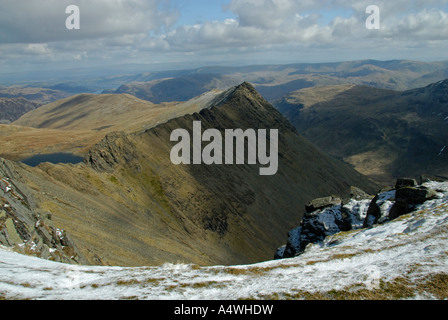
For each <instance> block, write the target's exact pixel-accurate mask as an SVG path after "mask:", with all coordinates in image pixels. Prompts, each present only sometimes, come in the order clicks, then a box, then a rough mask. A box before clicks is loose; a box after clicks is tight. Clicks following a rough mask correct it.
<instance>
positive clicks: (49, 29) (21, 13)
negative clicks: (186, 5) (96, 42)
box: [0, 0, 178, 43]
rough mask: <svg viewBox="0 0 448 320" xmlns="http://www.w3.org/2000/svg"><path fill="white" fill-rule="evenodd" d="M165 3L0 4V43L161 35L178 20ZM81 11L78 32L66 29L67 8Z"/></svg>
mask: <svg viewBox="0 0 448 320" xmlns="http://www.w3.org/2000/svg"><path fill="white" fill-rule="evenodd" d="M164 3H167V1H166V0H95V1H91V0H40V1H36V0H20V1H15V0H2V1H1V2H0V43H45V42H52V41H70V40H82V39H95V38H102V37H116V36H122V35H128V34H138V33H147V32H150V31H153V32H161V31H162V30H163V29H164V28H169V27H170V26H172V25H173V24H174V22H175V21H176V20H177V17H178V12H177V11H176V10H173V9H172V8H170V6H169V5H163V4H164ZM69 5H77V6H78V7H79V9H80V13H81V14H80V16H81V19H80V20H81V23H80V24H81V28H80V30H76V31H69V30H67V28H66V26H65V20H66V19H67V17H68V16H69V15H68V14H66V7H67V6H69Z"/></svg>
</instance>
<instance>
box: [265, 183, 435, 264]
mask: <svg viewBox="0 0 448 320" xmlns="http://www.w3.org/2000/svg"><path fill="white" fill-rule="evenodd" d="M437 197H438V193H437V191H435V190H432V189H430V188H428V187H426V186H424V185H418V184H417V181H416V180H414V179H398V180H397V182H396V184H395V188H384V189H382V190H380V192H378V194H376V195H375V196H374V197H373V199H371V198H372V196H369V195H368V194H366V193H365V192H363V191H362V190H360V189H358V188H352V192H351V198H350V199H349V200H346V201H342V200H341V199H339V198H337V197H326V198H319V199H315V200H313V201H311V202H310V203H309V204H308V205H307V206H306V207H305V210H306V213H305V215H304V217H303V219H302V222H301V224H300V226H298V227H297V228H294V229H292V230H290V231H289V232H288V239H287V243H286V245H284V246H282V247H280V248H278V249H277V251H276V252H275V254H274V259H281V258H290V257H294V256H297V255H300V254H301V253H303V252H304V251H305V248H306V247H307V245H308V244H310V243H319V242H322V241H323V240H324V239H325V238H326V237H327V236H330V235H333V234H336V233H339V232H343V231H350V230H354V229H360V228H369V227H372V226H374V225H376V224H379V223H385V222H387V221H390V220H393V219H396V218H398V217H399V216H401V215H404V214H407V213H410V212H412V211H413V210H414V209H415V208H416V206H417V205H419V204H422V203H424V202H426V201H428V200H432V199H435V198H437ZM344 202H345V203H344ZM313 209H314V210H313Z"/></svg>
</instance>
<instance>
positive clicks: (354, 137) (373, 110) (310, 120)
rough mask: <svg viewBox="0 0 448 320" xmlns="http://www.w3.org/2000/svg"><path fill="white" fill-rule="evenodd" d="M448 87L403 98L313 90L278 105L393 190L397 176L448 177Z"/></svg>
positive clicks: (325, 145) (316, 139)
mask: <svg viewBox="0 0 448 320" xmlns="http://www.w3.org/2000/svg"><path fill="white" fill-rule="evenodd" d="M447 85H448V80H442V81H438V82H437V83H434V84H430V85H428V86H425V87H422V88H417V89H411V90H407V91H402V92H400V91H391V90H384V89H378V88H372V87H366V86H354V87H336V88H339V89H332V88H331V87H328V88H327V89H325V87H323V88H316V89H313V88H312V89H305V90H300V91H298V92H295V93H293V94H291V95H289V96H288V97H286V98H285V99H283V100H281V101H278V102H277V103H276V104H275V105H276V106H277V108H278V109H279V110H280V111H281V112H282V113H283V114H284V115H285V116H287V118H288V119H289V120H290V121H291V122H292V123H293V124H294V125H295V127H296V128H297V129H298V130H299V132H301V133H303V134H304V135H305V136H306V137H307V138H309V139H310V140H311V141H312V142H313V143H315V144H316V145H317V146H318V147H320V148H321V149H322V150H324V151H326V152H328V153H330V154H331V155H333V156H335V157H337V158H340V159H344V160H345V161H346V162H348V163H350V164H351V165H353V166H354V167H355V168H357V169H358V171H360V172H362V173H364V174H366V175H368V176H369V177H371V178H372V179H375V180H376V181H377V182H378V183H380V184H386V185H387V184H389V183H392V181H393V179H394V177H396V176H409V177H414V178H416V177H418V176H419V175H421V174H432V175H442V176H447V175H448V172H447V171H446V168H447V167H446V162H445V160H446V156H447V155H446V154H445V153H444V151H445V150H444V148H443V147H444V146H446V145H447V144H448V140H447V137H448V131H447V130H448V128H447V126H446V123H447V120H448V118H447V117H448V113H447V112H446V106H447V103H448V99H447V91H448V90H447ZM331 90H333V91H335V92H337V94H335V95H331V94H330V93H331V92H332V91H331ZM338 90H339V91H338ZM313 92H319V93H321V94H322V93H323V94H325V92H327V93H326V95H327V96H328V97H329V98H328V99H324V98H322V97H320V100H316V99H314V97H313ZM308 101H309V102H308ZM304 104H305V105H306V107H305V106H304ZM445 149H446V148H445Z"/></svg>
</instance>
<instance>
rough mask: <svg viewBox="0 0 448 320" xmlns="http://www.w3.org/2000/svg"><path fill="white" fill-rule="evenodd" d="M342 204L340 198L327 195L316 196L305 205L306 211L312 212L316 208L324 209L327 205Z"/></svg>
mask: <svg viewBox="0 0 448 320" xmlns="http://www.w3.org/2000/svg"><path fill="white" fill-rule="evenodd" d="M340 204H342V200H341V198H338V197H335V196H329V197H324V198H318V199H314V200H312V201H310V202H309V203H308V204H307V205H306V206H305V211H306V213H312V212H314V211H316V210H320V209H324V208H327V207H332V206H337V205H340Z"/></svg>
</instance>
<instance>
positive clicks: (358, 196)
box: [350, 186, 373, 200]
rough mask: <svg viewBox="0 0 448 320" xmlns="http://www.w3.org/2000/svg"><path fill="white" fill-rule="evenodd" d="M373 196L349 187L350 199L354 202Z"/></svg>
mask: <svg viewBox="0 0 448 320" xmlns="http://www.w3.org/2000/svg"><path fill="white" fill-rule="evenodd" d="M372 198H373V196H371V195H370V194H367V193H366V192H364V191H363V190H361V189H359V188H357V187H353V186H352V187H350V199H354V200H365V199H372Z"/></svg>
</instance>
